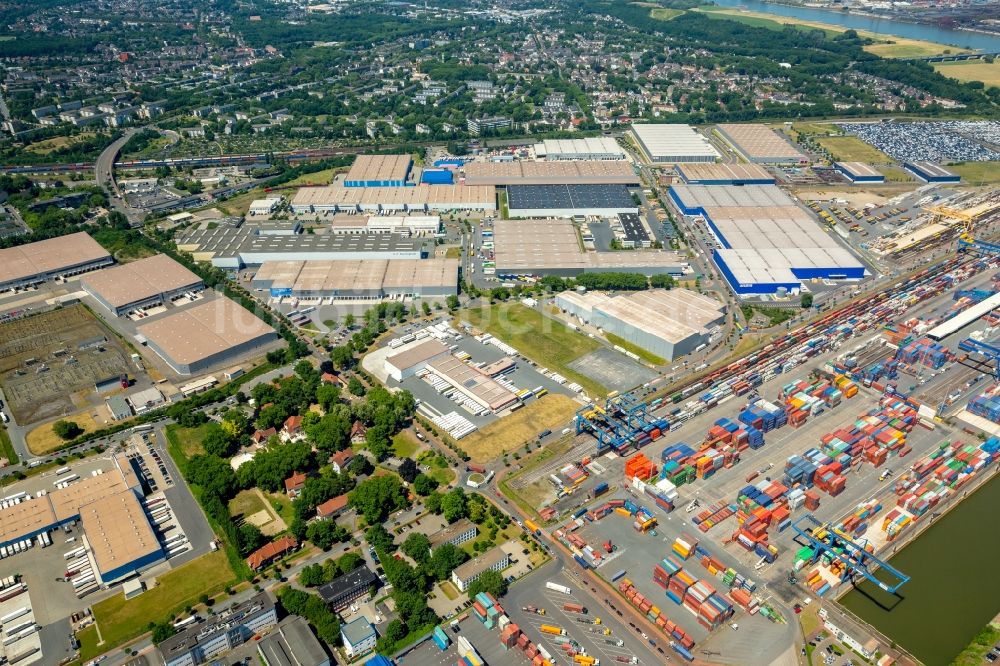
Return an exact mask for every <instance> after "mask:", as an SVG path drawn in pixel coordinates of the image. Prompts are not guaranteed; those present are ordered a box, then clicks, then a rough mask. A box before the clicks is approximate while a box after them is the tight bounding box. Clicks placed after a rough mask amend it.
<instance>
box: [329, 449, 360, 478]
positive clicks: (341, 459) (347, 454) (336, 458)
mask: <svg viewBox="0 0 1000 666" xmlns="http://www.w3.org/2000/svg"><path fill="white" fill-rule="evenodd" d="M352 460H354V451H352V450H351V449H344V450H343V451H337V452H336V453H334V454H333V455H332V456H330V468H331V469H333V471H334V472H336V473H337V474H340V473H341V472H343V471H344V470H345V469H346V468H347V466H348V465H350V464H351V461H352Z"/></svg>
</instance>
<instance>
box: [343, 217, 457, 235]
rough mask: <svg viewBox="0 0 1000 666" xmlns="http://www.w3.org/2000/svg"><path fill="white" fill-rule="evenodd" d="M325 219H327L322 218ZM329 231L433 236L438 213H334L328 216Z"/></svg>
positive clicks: (439, 219) (436, 228) (438, 218)
mask: <svg viewBox="0 0 1000 666" xmlns="http://www.w3.org/2000/svg"><path fill="white" fill-rule="evenodd" d="M324 221H327V220H324ZM327 223H328V224H329V225H330V233H332V234H336V235H338V236H342V235H348V234H354V235H361V234H400V235H402V236H433V235H434V234H436V233H437V232H438V231H440V229H441V216H440V215H357V214H352V213H335V214H334V215H333V217H331V218H329V220H328V221H327Z"/></svg>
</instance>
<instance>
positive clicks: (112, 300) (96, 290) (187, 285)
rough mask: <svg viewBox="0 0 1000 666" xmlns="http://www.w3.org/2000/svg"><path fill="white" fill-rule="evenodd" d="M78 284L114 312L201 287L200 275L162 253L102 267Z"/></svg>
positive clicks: (139, 306) (131, 309)
mask: <svg viewBox="0 0 1000 666" xmlns="http://www.w3.org/2000/svg"><path fill="white" fill-rule="evenodd" d="M80 286H82V287H83V288H84V290H85V291H86V292H87V293H88V294H90V295H91V296H93V297H94V298H95V299H97V302H98V303H100V304H101V305H103V306H104V307H106V308H107V309H108V310H110V311H111V312H112V313H114V315H115V316H118V317H120V316H122V315H123V314H126V313H128V312H132V311H133V310H135V309H136V308H149V307H153V306H154V305H160V304H163V303H169V302H170V301H171V300H174V299H176V298H177V297H178V296H181V295H182V294H184V293H187V292H191V291H200V290H201V289H202V288H203V287H204V286H205V285H204V283H203V282H202V281H201V278H200V277H198V276H197V275H195V274H194V273H192V272H191V271H189V270H188V269H187V268H185V267H184V266H183V265H181V264H179V263H177V262H176V261H174V260H173V259H171V258H170V257H168V256H167V255H165V254H157V255H154V256H152V257H146V258H145V259H138V260H136V261H133V262H130V263H127V264H122V265H120V266H115V267H113V268H105V269H103V270H99V271H95V272H93V273H89V274H87V275H85V276H84V277H83V278H81V280H80Z"/></svg>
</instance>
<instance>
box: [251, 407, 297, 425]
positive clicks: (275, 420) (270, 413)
mask: <svg viewBox="0 0 1000 666" xmlns="http://www.w3.org/2000/svg"><path fill="white" fill-rule="evenodd" d="M288 416H289V414H288V411H287V410H286V409H285V408H284V407H283V406H281V405H268V406H267V407H264V408H263V409H261V410H260V412H259V413H258V414H257V420H256V421H255V422H254V423H255V424H256V426H257V427H258V428H259V429H261V430H267V429H268V428H277V427H279V426H281V424H283V423H284V422H285V419H287V418H288Z"/></svg>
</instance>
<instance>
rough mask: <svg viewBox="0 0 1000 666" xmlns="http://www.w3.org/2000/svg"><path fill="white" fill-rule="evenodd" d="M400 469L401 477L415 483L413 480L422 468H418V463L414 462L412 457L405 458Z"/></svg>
mask: <svg viewBox="0 0 1000 666" xmlns="http://www.w3.org/2000/svg"><path fill="white" fill-rule="evenodd" d="M398 471H399V478H401V479H402V480H403V481H406V482H407V483H413V480H414V479H415V478H417V474H419V473H420V470H419V469H417V463H415V462H413V459H412V458H404V459H403V462H402V463H401V464H400V466H399V470H398Z"/></svg>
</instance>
